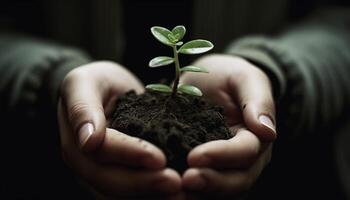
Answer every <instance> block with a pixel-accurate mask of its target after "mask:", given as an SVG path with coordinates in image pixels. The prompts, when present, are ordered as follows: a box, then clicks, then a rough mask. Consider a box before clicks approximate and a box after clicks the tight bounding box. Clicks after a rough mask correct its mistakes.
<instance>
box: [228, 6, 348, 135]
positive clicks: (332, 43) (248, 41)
mask: <svg viewBox="0 0 350 200" xmlns="http://www.w3.org/2000/svg"><path fill="white" fill-rule="evenodd" d="M349 13H350V9H348V8H334V9H328V10H320V11H318V12H316V13H314V14H313V16H311V17H310V18H309V19H308V20H307V21H305V22H303V23H302V24H299V25H296V26H294V27H291V28H289V29H288V30H287V31H285V32H284V33H282V34H280V35H279V36H275V37H266V36H252V37H246V38H242V39H240V40H238V41H235V42H233V43H232V44H231V45H230V46H229V48H228V49H227V53H229V54H233V55H238V56H242V57H244V58H246V59H248V60H250V61H251V62H253V63H255V64H257V65H258V66H260V67H261V68H262V69H263V70H264V71H265V72H266V73H267V74H268V76H269V77H270V79H271V81H272V83H273V85H274V95H275V97H276V100H277V105H278V106H277V114H278V118H277V120H278V122H277V123H281V126H282V127H284V129H283V130H286V131H287V132H289V133H290V134H292V136H296V135H298V134H301V133H314V134H317V132H318V131H317V130H320V129H322V128H325V127H327V128H329V127H331V126H334V125H335V124H337V123H339V122H340V121H342V120H343V119H344V118H347V117H348V116H349V114H348V113H347V112H348V111H349V102H350V101H349V100H350V14H349Z"/></svg>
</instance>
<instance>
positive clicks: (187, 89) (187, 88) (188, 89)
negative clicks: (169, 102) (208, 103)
mask: <svg viewBox="0 0 350 200" xmlns="http://www.w3.org/2000/svg"><path fill="white" fill-rule="evenodd" d="M177 89H178V90H179V91H180V92H183V93H186V94H190V95H193V96H202V95H203V94H202V92H201V90H200V89H198V88H197V87H194V86H192V85H180V86H179V87H178V88H177Z"/></svg>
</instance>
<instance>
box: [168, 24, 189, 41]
mask: <svg viewBox="0 0 350 200" xmlns="http://www.w3.org/2000/svg"><path fill="white" fill-rule="evenodd" d="M171 32H172V33H173V35H174V37H175V38H176V40H177V41H179V40H181V39H182V38H183V37H184V36H185V33H186V28H185V27H184V26H182V25H180V26H175V28H173V30H172V31H171Z"/></svg>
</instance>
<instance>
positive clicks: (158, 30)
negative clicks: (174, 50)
mask: <svg viewBox="0 0 350 200" xmlns="http://www.w3.org/2000/svg"><path fill="white" fill-rule="evenodd" d="M151 32H152V34H153V36H154V37H155V38H156V39H157V40H158V41H159V42H161V43H163V44H165V45H168V46H172V45H174V43H173V42H172V41H171V40H170V38H169V34H170V35H172V34H173V33H172V32H171V31H169V30H168V29H166V28H163V27H160V26H153V27H152V28H151Z"/></svg>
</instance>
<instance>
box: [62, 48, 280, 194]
mask: <svg viewBox="0 0 350 200" xmlns="http://www.w3.org/2000/svg"><path fill="white" fill-rule="evenodd" d="M194 65H198V66H203V67H205V68H207V69H208V70H209V72H210V73H209V74H198V73H196V74H194V73H186V74H184V75H183V76H182V77H181V82H182V83H190V84H193V85H196V86H198V87H199V88H201V90H202V91H203V93H204V94H205V95H206V96H207V97H208V98H210V99H212V100H213V101H215V102H216V103H218V104H220V105H222V106H223V107H224V111H225V115H226V117H227V119H228V123H229V125H230V126H231V128H230V129H231V131H232V134H233V135H234V136H235V137H233V138H231V139H229V140H218V141H212V142H208V143H205V144H202V145H200V146H198V147H196V148H194V149H193V150H192V151H191V152H190V154H189V155H188V163H189V166H190V168H189V169H188V170H187V171H186V172H185V173H184V174H183V176H182V177H180V175H179V174H178V173H177V172H175V171H174V170H172V169H168V168H166V167H165V165H166V159H165V156H164V154H163V153H162V152H161V150H159V149H158V148H157V147H155V146H154V145H152V144H150V143H148V142H146V141H144V140H141V139H138V138H134V137H130V136H128V135H126V134H123V133H121V132H119V131H116V130H113V129H108V128H106V124H107V121H106V119H108V118H109V116H110V115H111V113H112V111H113V106H114V105H115V100H116V99H117V98H118V97H119V96H120V95H122V94H123V93H125V92H126V91H128V90H131V89H134V90H136V92H137V93H142V92H143V91H144V87H143V85H142V84H141V83H140V82H139V81H138V80H137V78H136V77H135V76H133V75H132V74H131V73H130V72H128V71H127V70H126V69H125V68H124V67H122V66H121V65H118V64H116V63H113V62H105V61H103V62H102V61H100V62H94V63H90V64H87V65H84V66H81V67H78V68H77V69H75V70H73V71H71V72H70V73H69V74H68V75H67V76H66V77H65V79H64V80H63V82H62V86H61V95H60V100H59V105H58V117H59V125H60V136H61V144H62V152H63V153H62V154H63V157H64V159H65V161H66V163H67V164H68V165H69V166H70V167H71V168H72V169H73V170H74V171H75V173H76V174H77V175H78V176H79V177H80V178H81V179H82V180H84V181H85V182H87V183H88V184H89V185H90V187H91V189H92V190H93V191H96V193H97V194H99V195H98V196H100V197H103V198H105V197H112V198H117V199H118V198H122V199H137V198H141V199H144V198H145V197H150V196H151V197H152V198H153V199H156V198H157V197H159V198H161V199H164V197H165V196H168V197H169V199H192V198H194V199H195V198H196V197H189V195H188V192H191V193H193V192H194V193H202V194H206V195H211V194H213V195H216V196H217V195H219V196H223V197H227V196H237V195H239V194H241V193H243V192H245V191H247V190H248V189H249V188H250V187H251V186H252V185H253V184H254V182H255V180H256V179H257V178H258V176H259V175H260V173H261V171H262V170H263V168H264V167H265V166H266V165H267V164H268V162H269V160H270V158H271V149H272V141H273V140H274V139H275V138H276V131H275V125H274V124H275V119H274V117H275V111H274V103H273V98H272V89H271V84H270V81H269V79H268V77H267V76H266V75H265V74H264V72H262V71H261V70H260V69H258V68H257V67H256V66H254V65H253V64H251V63H249V62H247V61H246V60H244V59H242V58H238V57H233V56H226V55H209V56H204V57H202V58H200V59H199V60H197V61H196V63H195V64H194ZM261 116H264V117H263V118H261ZM261 119H262V120H261ZM269 119H270V120H269ZM262 122H263V123H262ZM135 167H136V168H138V169H137V170H135Z"/></svg>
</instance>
